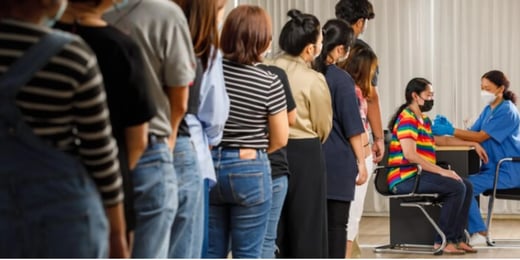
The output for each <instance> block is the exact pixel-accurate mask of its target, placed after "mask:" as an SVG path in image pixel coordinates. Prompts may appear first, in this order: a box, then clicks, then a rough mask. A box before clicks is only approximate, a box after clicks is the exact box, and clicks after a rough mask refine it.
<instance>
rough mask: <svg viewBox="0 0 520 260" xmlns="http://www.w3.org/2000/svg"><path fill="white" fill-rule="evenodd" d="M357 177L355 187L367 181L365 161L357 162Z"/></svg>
mask: <svg viewBox="0 0 520 260" xmlns="http://www.w3.org/2000/svg"><path fill="white" fill-rule="evenodd" d="M358 170H359V172H358V176H357V178H356V185H363V184H365V182H367V179H368V173H367V167H366V165H365V160H361V161H359V162H358Z"/></svg>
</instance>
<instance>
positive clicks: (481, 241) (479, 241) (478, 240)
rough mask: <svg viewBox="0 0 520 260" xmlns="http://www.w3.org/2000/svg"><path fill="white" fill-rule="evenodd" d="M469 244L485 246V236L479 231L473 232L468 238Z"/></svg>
mask: <svg viewBox="0 0 520 260" xmlns="http://www.w3.org/2000/svg"><path fill="white" fill-rule="evenodd" d="M469 244H470V245H472V246H485V245H487V242H486V237H485V236H483V235H481V234H480V233H475V234H473V235H471V237H470V238H469Z"/></svg>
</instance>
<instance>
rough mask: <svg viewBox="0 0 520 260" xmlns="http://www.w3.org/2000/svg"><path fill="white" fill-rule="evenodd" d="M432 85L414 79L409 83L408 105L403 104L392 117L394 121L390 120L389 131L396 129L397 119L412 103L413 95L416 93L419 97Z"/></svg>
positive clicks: (407, 92)
mask: <svg viewBox="0 0 520 260" xmlns="http://www.w3.org/2000/svg"><path fill="white" fill-rule="evenodd" d="M431 84H432V83H431V82H430V81H428V80H427V79H425V78H413V79H411V80H410V81H409V82H408V85H406V91H405V98H406V103H404V104H402V105H401V106H400V107H399V108H398V109H397V111H395V114H394V115H393V116H392V119H390V122H388V130H390V131H392V129H393V128H394V124H395V121H397V117H398V116H399V114H401V112H402V111H403V110H404V109H405V108H406V107H407V106H408V105H410V104H411V103H412V101H413V97H412V93H416V94H417V95H419V94H421V92H423V91H424V90H425V89H426V87H427V86H428V85H431Z"/></svg>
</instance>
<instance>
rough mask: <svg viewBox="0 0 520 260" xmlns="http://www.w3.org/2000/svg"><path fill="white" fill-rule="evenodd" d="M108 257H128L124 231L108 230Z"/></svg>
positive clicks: (128, 252) (128, 251)
mask: <svg viewBox="0 0 520 260" xmlns="http://www.w3.org/2000/svg"><path fill="white" fill-rule="evenodd" d="M109 242H110V256H109V257H110V258H130V250H129V248H128V243H127V238H126V235H125V234H124V233H121V232H110V241H109Z"/></svg>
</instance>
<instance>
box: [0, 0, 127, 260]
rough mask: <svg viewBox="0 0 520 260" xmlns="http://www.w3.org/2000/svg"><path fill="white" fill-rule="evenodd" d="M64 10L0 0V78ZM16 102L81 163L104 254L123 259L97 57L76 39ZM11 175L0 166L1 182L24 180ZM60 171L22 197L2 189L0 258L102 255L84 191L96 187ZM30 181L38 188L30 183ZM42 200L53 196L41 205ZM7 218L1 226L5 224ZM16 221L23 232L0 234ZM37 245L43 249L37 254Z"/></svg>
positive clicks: (56, 4) (37, 128) (40, 132)
mask: <svg viewBox="0 0 520 260" xmlns="http://www.w3.org/2000/svg"><path fill="white" fill-rule="evenodd" d="M64 5H66V0H56V1H39V0H2V1H1V2H0V75H3V74H4V73H5V72H6V71H7V70H8V69H9V67H10V65H12V64H13V63H14V62H15V61H16V60H17V59H18V58H20V57H21V56H22V55H23V54H24V53H25V52H26V51H27V50H28V49H29V48H30V47H31V46H32V45H34V44H35V43H37V42H38V41H39V40H40V38H42V37H43V36H45V35H47V34H48V33H50V32H51V31H50V29H49V28H48V27H46V26H43V25H42V24H43V23H44V21H46V22H49V21H53V20H55V19H56V17H54V16H58V15H57V14H58V13H60V11H59V10H62V9H64ZM16 105H17V107H18V108H19V110H20V111H21V113H22V116H23V120H24V121H25V122H26V123H27V124H28V125H29V127H30V128H32V129H33V131H34V134H35V135H36V136H38V137H40V138H41V139H42V140H43V141H44V142H45V143H47V144H49V145H50V146H52V147H55V148H57V149H58V150H59V151H62V152H64V153H65V154H68V155H72V156H73V157H77V158H79V161H80V162H78V164H79V163H81V164H83V165H84V166H85V168H86V172H87V173H88V174H89V175H90V177H91V178H92V179H93V180H94V183H95V185H96V186H97V190H98V191H99V194H101V199H102V202H103V204H104V206H105V211H106V215H107V217H108V221H109V224H110V231H111V233H110V251H111V253H114V252H120V253H121V256H126V255H127V254H128V253H127V252H126V254H125V252H124V251H125V250H127V248H126V242H125V239H124V235H125V228H124V218H123V216H124V215H123V203H122V201H123V192H122V187H121V175H120V171H119V162H118V160H117V146H116V143H115V140H114V138H113V137H112V133H111V125H110V121H109V114H108V110H107V105H106V101H105V92H104V88H103V81H102V76H101V74H100V73H99V68H98V65H97V60H96V56H95V55H94V54H93V53H92V51H91V50H90V49H89V48H88V46H87V45H86V44H85V43H84V42H83V40H81V39H80V38H78V37H75V38H74V40H73V41H72V42H70V43H68V44H67V45H65V46H64V48H63V49H62V50H61V51H60V52H58V54H57V55H56V56H54V57H52V58H51V59H50V61H49V62H48V63H47V64H46V65H45V66H44V67H43V68H42V69H41V70H40V71H38V72H36V74H35V75H34V76H33V78H32V79H31V80H29V82H28V83H27V84H26V85H25V86H22V87H21V88H20V90H19V92H18V94H17V96H16ZM56 153H59V152H58V151H56ZM3 159H4V158H3ZM13 160H16V158H13ZM14 163H16V161H15V162H14ZM35 163H37V162H35ZM49 163H56V162H49ZM58 164H59V163H58ZM22 166H23V165H20V167H22ZM25 168H27V167H25ZM36 171H38V170H36ZM15 173H16V174H15ZM15 173H13V172H5V171H2V170H1V167H0V179H3V180H8V179H10V178H19V177H20V176H24V174H25V175H26V172H21V171H18V172H15ZM59 174H62V175H63V173H58V172H56V175H57V176H52V175H51V176H44V175H43V174H42V176H39V177H38V178H39V179H37V180H34V179H33V180H28V181H27V183H25V182H24V183H25V184H24V185H23V186H21V187H19V188H20V189H22V190H19V189H18V188H15V189H18V192H19V193H23V195H24V196H20V195H17V196H15V197H14V198H13V197H11V196H10V195H9V194H8V193H7V192H6V193H4V192H3V191H0V194H1V195H0V196H1V197H0V201H4V202H5V203H2V205H1V206H0V228H1V229H2V230H3V231H2V232H0V244H2V245H1V246H0V256H4V255H7V256H11V257H15V258H18V257H27V256H28V257H67V258H75V257H89V258H94V257H107V256H108V250H107V249H108V248H107V246H108V245H109V234H108V228H109V227H108V226H107V219H106V217H105V216H104V215H105V214H104V212H103V209H102V207H101V203H100V202H101V201H100V199H99V195H98V194H96V192H94V193H92V192H90V190H91V189H95V187H94V185H93V184H92V188H90V181H85V178H86V177H88V176H86V175H85V176H83V175H82V170H81V169H80V168H71V169H68V173H67V177H66V178H65V177H63V176H62V175H59ZM68 175H71V176H68ZM78 180H79V181H80V183H81V184H79V185H83V186H81V189H83V188H85V187H86V188H85V189H86V190H85V192H82V191H77V192H75V191H74V189H79V188H72V187H75V186H74V185H76V184H77V183H76V184H74V183H75V182H74V181H78ZM87 180H88V179H87ZM30 181H33V182H35V183H37V185H31V183H30ZM73 184H74V185H73ZM0 186H1V187H4V185H0ZM2 189H3V188H2ZM87 191H88V192H87ZM37 192H40V193H37ZM49 194H51V195H49ZM75 196H77V197H75ZM47 197H52V198H53V199H48V200H45V199H44V198H47ZM11 200H13V201H14V202H13V204H11V203H10V201H11ZM35 201H38V202H35ZM31 203H32V204H31ZM28 205H32V206H28ZM82 207H83V208H82ZM12 210H15V211H16V212H18V213H19V214H18V215H17V216H18V217H17V219H11V218H4V217H5V215H4V214H9V213H8V212H10V211H12ZM53 210H54V211H53ZM6 212H7V213H6ZM78 212H80V213H78ZM75 214H79V215H75ZM6 219H8V220H7V222H4V221H6ZM63 220H67V221H63ZM15 221H23V222H22V223H23V225H22V227H23V230H25V231H24V232H19V231H20V230H18V229H16V230H15V231H13V233H10V232H7V231H6V230H5V229H3V227H4V226H16V225H17V224H16V223H17V222H15ZM53 225H54V226H53ZM42 227H47V229H46V230H45V232H46V236H47V237H46V238H42V239H41V240H39V239H35V236H32V235H35V234H34V233H37V232H43V231H42V230H39V228H42ZM50 227H53V228H50ZM4 231H5V232H4ZM31 234H32V235H31ZM25 236H29V237H25ZM7 242H9V244H6V243H7ZM11 243H12V244H11ZM10 245H12V246H10ZM3 246H6V247H3ZM19 248H22V249H21V250H19ZM42 248H45V250H44V251H41V249H42ZM3 249H5V250H3ZM17 250H19V251H18V252H17ZM19 252H22V255H19Z"/></svg>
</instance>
